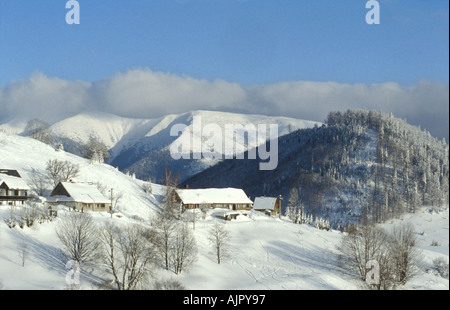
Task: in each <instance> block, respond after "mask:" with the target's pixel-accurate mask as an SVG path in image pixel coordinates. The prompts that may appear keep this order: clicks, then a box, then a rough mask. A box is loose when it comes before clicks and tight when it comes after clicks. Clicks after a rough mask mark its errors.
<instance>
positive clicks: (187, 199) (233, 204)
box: [176, 188, 253, 210]
mask: <svg viewBox="0 0 450 310" xmlns="http://www.w3.org/2000/svg"><path fill="white" fill-rule="evenodd" d="M176 194H177V201H178V202H180V203H181V205H182V208H183V210H185V209H200V208H211V209H215V208H223V209H229V210H251V207H252V204H253V201H251V200H250V198H248V196H247V195H246V194H245V192H244V191H243V190H242V189H238V188H205V189H177V190H176Z"/></svg>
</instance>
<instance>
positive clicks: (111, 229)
mask: <svg viewBox="0 0 450 310" xmlns="http://www.w3.org/2000/svg"><path fill="white" fill-rule="evenodd" d="M151 234H152V233H151V232H149V231H148V230H147V229H145V228H143V227H142V226H141V225H138V224H134V225H132V226H128V227H125V228H121V227H118V226H115V225H113V224H111V223H106V224H105V226H104V227H103V229H101V233H100V240H101V242H102V244H103V249H104V253H105V255H104V258H105V261H106V263H107V266H108V269H109V271H110V272H111V274H112V275H113V277H114V284H115V286H116V287H117V289H119V290H134V289H140V288H146V285H147V280H148V276H149V275H150V272H151V269H150V266H151V264H152V263H153V262H154V260H155V256H154V250H153V246H152V244H151V243H150V242H149V238H151V236H149V235H151Z"/></svg>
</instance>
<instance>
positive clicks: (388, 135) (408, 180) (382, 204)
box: [185, 110, 449, 227]
mask: <svg viewBox="0 0 450 310" xmlns="http://www.w3.org/2000/svg"><path fill="white" fill-rule="evenodd" d="M245 158H247V157H245ZM448 178H449V158H448V144H447V143H446V142H445V141H439V140H437V139H435V138H433V137H432V136H431V135H430V134H429V133H428V132H425V131H422V130H421V129H420V128H418V127H414V126H411V125H409V124H408V123H407V122H406V121H405V120H401V119H398V118H395V117H394V116H393V115H391V114H384V113H381V112H374V111H354V110H348V111H346V112H343V113H342V112H330V113H329V115H328V117H327V120H326V124H324V125H323V126H320V127H317V126H316V127H314V128H308V129H301V130H297V131H295V132H293V133H291V134H289V135H286V136H284V137H281V138H280V139H279V160H278V167H277V169H275V170H273V171H259V169H258V161H257V160H247V159H243V160H226V161H224V162H222V163H220V164H218V165H217V166H214V167H212V168H210V169H207V170H206V171H204V172H202V173H200V174H198V175H196V176H194V177H192V178H190V179H188V180H187V181H186V182H185V183H187V184H189V186H190V187H191V188H192V187H208V186H211V184H214V186H215V187H225V186H233V187H239V188H243V189H244V190H245V191H246V192H247V194H249V195H251V197H252V198H254V197H255V196H259V195H267V196H277V195H280V194H281V195H283V209H284V210H285V212H286V214H287V215H289V216H290V217H291V218H292V219H293V220H294V221H306V220H311V219H315V218H322V219H325V220H327V221H329V222H330V223H331V226H332V227H338V226H347V225H348V224H351V223H354V222H361V221H366V222H383V221H385V220H386V219H389V218H392V217H396V216H398V215H400V214H402V213H404V212H415V210H417V208H418V207H420V206H423V205H427V206H441V205H444V204H448V200H449V188H448Z"/></svg>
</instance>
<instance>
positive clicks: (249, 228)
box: [0, 133, 449, 290]
mask: <svg viewBox="0 0 450 310" xmlns="http://www.w3.org/2000/svg"><path fill="white" fill-rule="evenodd" d="M55 158H57V159H59V160H69V161H71V162H73V163H77V164H79V165H80V167H81V174H80V176H79V178H78V179H79V180H82V181H94V182H96V181H97V182H102V184H104V185H105V186H106V187H108V188H114V189H115V190H119V189H120V190H121V191H122V192H123V194H124V197H123V199H122V200H121V213H122V217H117V216H114V217H113V218H110V215H109V214H107V213H101V212H96V213H93V216H94V219H95V221H96V222H103V221H115V222H118V223H122V224H127V223H136V222H139V223H141V224H144V225H148V218H149V216H150V215H151V214H153V213H154V212H155V211H156V210H157V208H158V206H157V200H158V197H159V196H160V195H162V193H163V192H164V188H163V186H160V185H155V184H153V195H147V194H146V193H144V192H143V190H142V188H141V184H142V182H141V181H139V180H136V179H133V178H131V177H129V176H127V175H124V174H123V173H121V172H119V171H117V170H116V169H115V168H113V167H110V166H108V165H98V164H91V163H89V161H87V160H85V159H82V158H79V157H77V156H75V155H72V154H69V153H65V152H57V151H55V150H54V149H53V148H51V147H49V146H47V145H45V144H42V143H40V142H37V141H34V140H31V139H29V138H24V137H19V136H14V135H10V134H5V133H0V167H1V168H10V169H17V170H19V172H20V173H21V174H22V177H23V178H24V179H27V178H28V176H29V173H30V171H31V168H35V169H39V170H43V169H45V164H46V162H47V160H49V159H55ZM65 212H66V211H64V210H60V213H59V217H58V218H57V219H56V220H55V221H53V222H46V223H43V224H36V225H34V226H33V227H31V228H27V227H25V228H23V229H21V228H19V227H17V226H16V227H15V228H12V229H10V228H9V227H8V226H7V225H6V224H5V218H6V217H7V216H8V213H9V208H8V207H0V287H1V288H3V289H31V290H36V289H45V290H56V289H64V288H65V287H66V282H65V276H66V274H67V272H68V269H66V268H65V263H66V262H65V261H63V260H62V259H61V255H60V249H61V243H60V241H59V240H58V238H57V236H56V233H55V225H56V223H57V222H58V220H60V217H62V216H63V215H64V213H65ZM214 212H215V211H211V212H210V213H208V215H207V216H206V217H205V218H204V219H202V218H201V216H200V215H199V216H198V217H197V221H196V223H195V231H194V235H195V238H196V242H197V246H198V250H199V253H198V259H197V261H196V262H195V263H194V264H193V265H192V266H190V268H189V269H188V270H185V271H183V272H182V273H181V274H179V275H175V274H174V273H173V272H172V271H166V270H164V269H163V268H161V267H155V269H154V276H155V277H158V278H168V279H170V278H172V279H176V280H178V281H180V282H181V283H182V284H183V285H184V286H185V287H186V288H188V289H199V290H229V289H239V290H269V289H276V290H297V289H317V290H345V289H358V288H359V287H358V282H357V281H356V280H355V279H354V277H353V274H351V273H349V272H348V270H345V268H343V267H342V266H339V264H337V262H336V259H337V254H338V251H337V250H336V245H337V244H338V243H339V241H340V240H341V238H342V234H340V233H339V232H337V231H323V230H318V229H316V228H313V227H311V226H308V225H297V224H293V223H291V222H289V221H287V220H286V219H278V218H274V217H267V216H265V215H263V214H262V213H250V215H249V216H247V217H245V216H239V217H238V219H237V220H235V221H222V220H219V219H217V218H216V217H214ZM136 215H137V216H139V217H140V218H142V219H143V220H144V222H140V221H137V220H136ZM403 220H404V221H410V222H412V223H414V224H415V225H416V232H417V236H418V241H419V248H420V249H422V251H423V259H422V264H421V269H420V273H419V274H418V275H417V276H416V277H414V278H413V279H412V280H411V281H410V282H408V283H407V285H406V286H405V287H403V288H401V289H446V290H448V289H449V281H448V279H444V278H441V277H440V276H438V275H437V274H436V273H434V272H432V268H431V266H432V261H433V259H435V258H437V257H443V258H444V259H446V260H447V262H448V258H449V250H448V244H449V242H448V239H449V237H448V229H449V218H448V208H447V209H445V210H443V211H440V212H429V211H428V210H423V211H420V212H418V213H416V214H415V215H408V216H406V217H405V218H404V219H403ZM217 221H220V222H221V223H223V224H224V225H225V228H226V229H227V230H228V231H230V235H231V243H230V245H231V247H230V251H229V257H228V258H226V259H225V260H223V262H222V263H221V264H220V265H218V264H217V263H216V261H215V257H214V254H213V253H212V252H211V246H210V244H209V243H208V239H207V237H208V234H209V230H210V229H211V228H212V227H213V225H214V223H215V222H217ZM398 221H401V220H395V221H392V222H390V223H386V224H385V226H386V227H388V226H389V225H392V224H395V223H396V222H398ZM433 242H434V245H432V243H433ZM22 244H25V245H26V246H27V249H28V255H27V258H26V261H25V265H24V266H22V262H21V260H20V257H19V254H18V249H20V247H21V245H22ZM81 268H82V275H81V284H82V288H83V289H88V290H89V289H96V288H97V286H98V285H99V284H100V283H102V282H103V281H104V280H105V279H107V278H108V276H106V275H105V272H104V268H103V267H102V266H96V265H94V266H89V267H86V268H85V269H83V266H81Z"/></svg>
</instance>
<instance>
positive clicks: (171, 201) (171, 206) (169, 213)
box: [160, 168, 181, 219]
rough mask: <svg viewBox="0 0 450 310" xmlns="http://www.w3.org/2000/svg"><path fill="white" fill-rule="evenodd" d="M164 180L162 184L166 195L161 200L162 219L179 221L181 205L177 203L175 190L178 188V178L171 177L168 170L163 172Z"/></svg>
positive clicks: (170, 172)
mask: <svg viewBox="0 0 450 310" xmlns="http://www.w3.org/2000/svg"><path fill="white" fill-rule="evenodd" d="M164 175H165V178H164V180H163V184H164V185H165V187H166V193H165V196H164V200H163V208H161V210H160V212H162V213H164V214H163V216H164V217H168V218H173V219H180V217H181V210H180V208H181V204H180V203H179V202H178V201H177V197H176V192H175V191H176V189H177V186H178V181H179V177H178V176H173V175H172V171H170V170H169V169H168V168H165V170H164Z"/></svg>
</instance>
